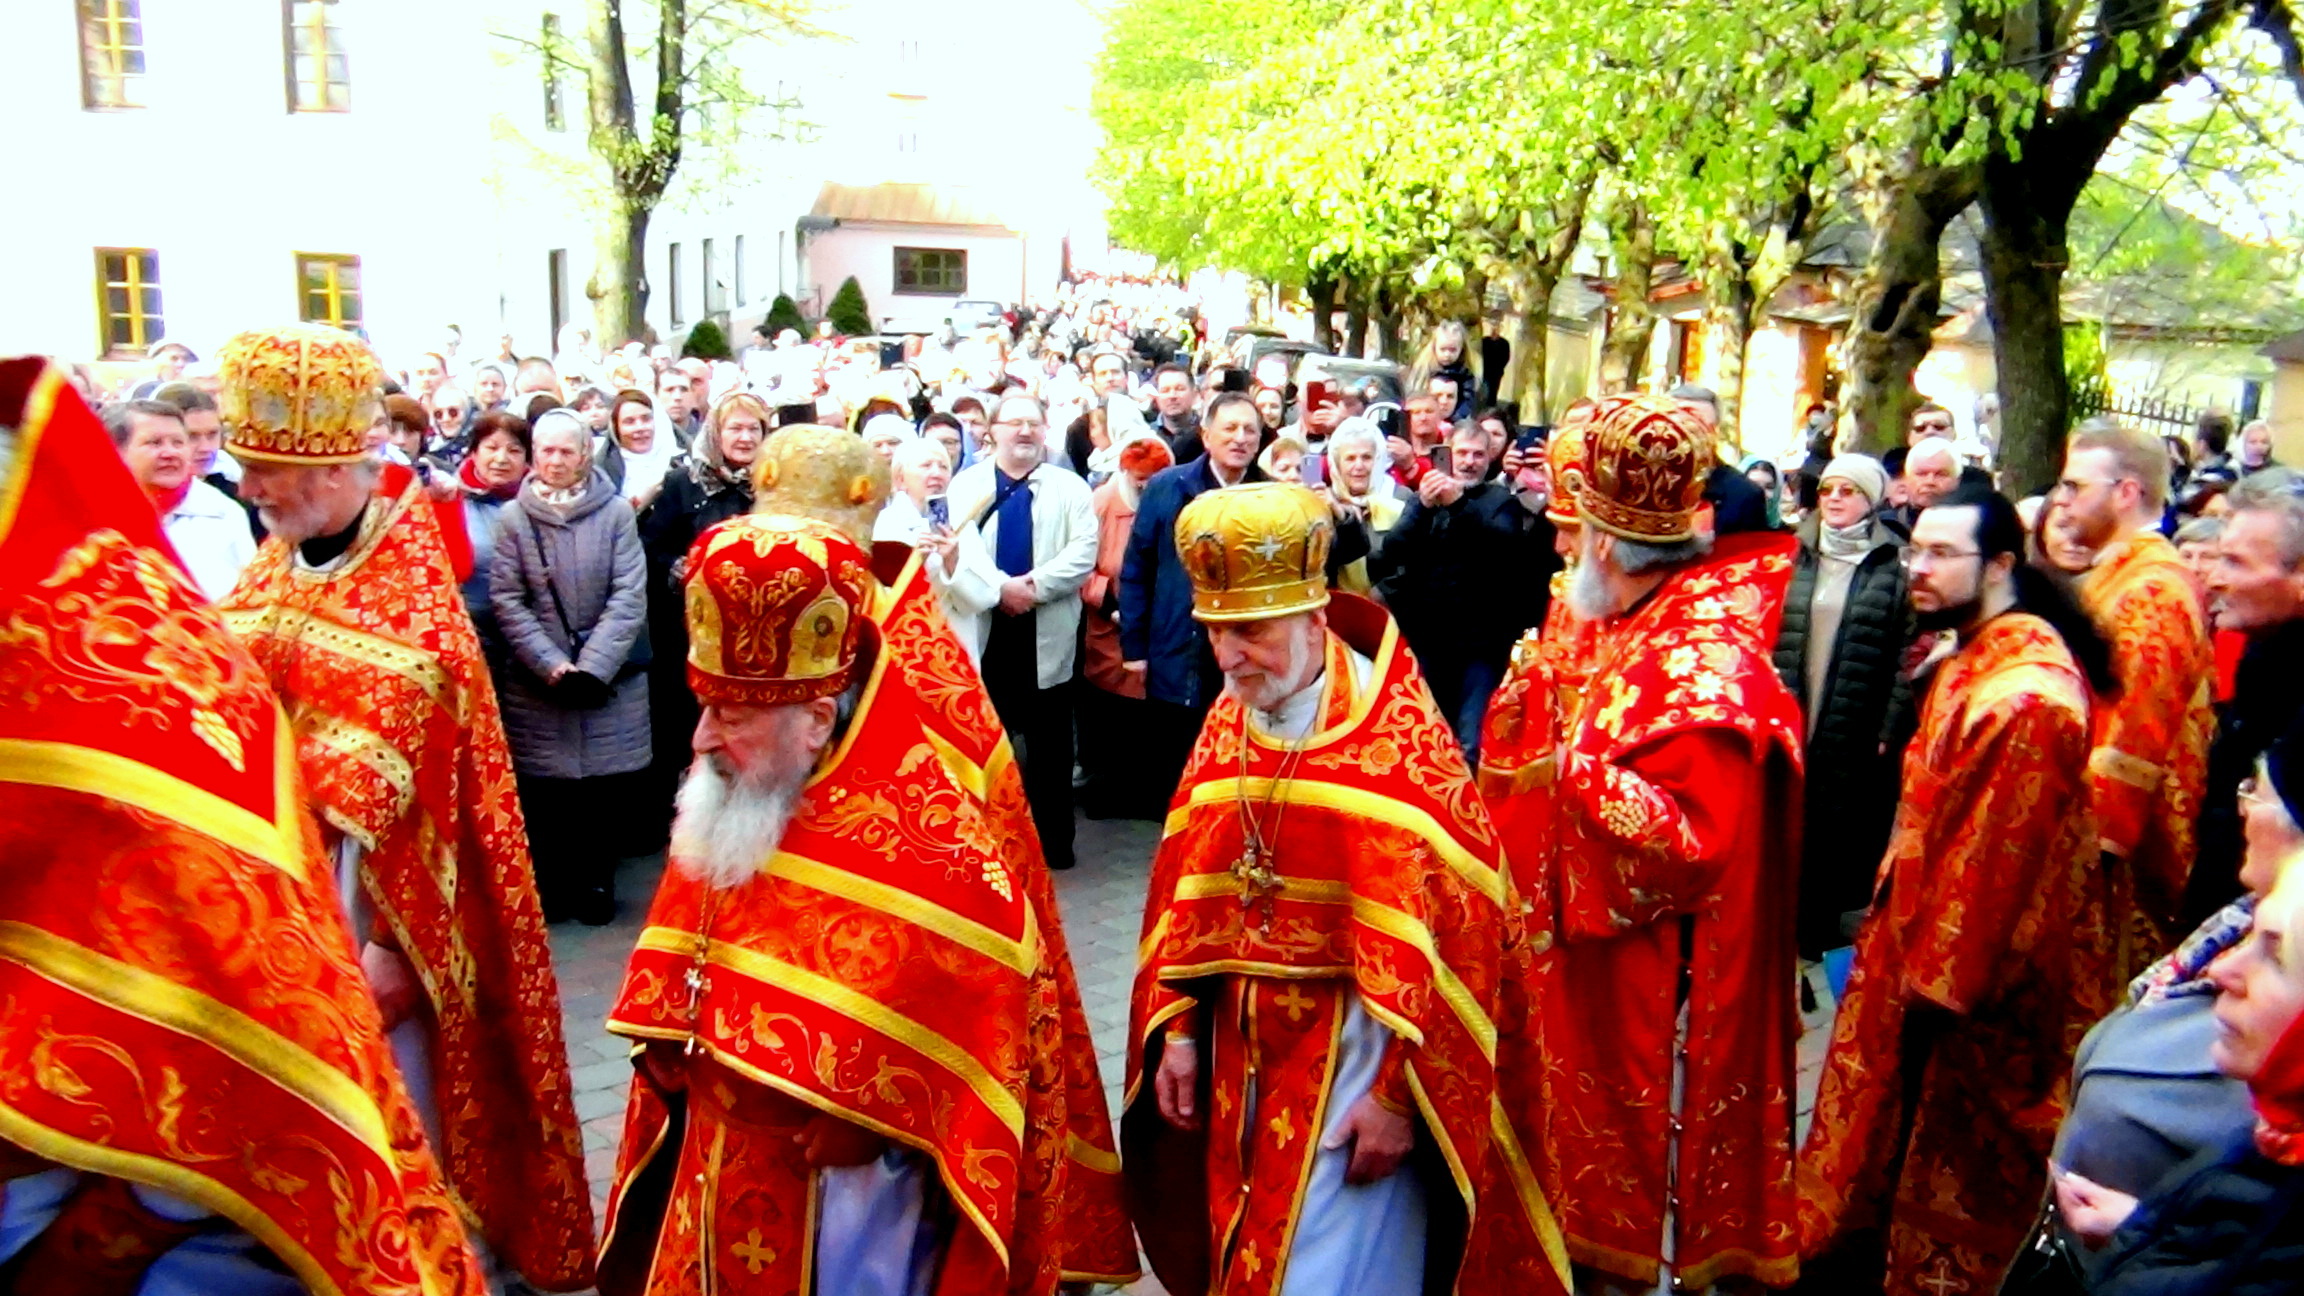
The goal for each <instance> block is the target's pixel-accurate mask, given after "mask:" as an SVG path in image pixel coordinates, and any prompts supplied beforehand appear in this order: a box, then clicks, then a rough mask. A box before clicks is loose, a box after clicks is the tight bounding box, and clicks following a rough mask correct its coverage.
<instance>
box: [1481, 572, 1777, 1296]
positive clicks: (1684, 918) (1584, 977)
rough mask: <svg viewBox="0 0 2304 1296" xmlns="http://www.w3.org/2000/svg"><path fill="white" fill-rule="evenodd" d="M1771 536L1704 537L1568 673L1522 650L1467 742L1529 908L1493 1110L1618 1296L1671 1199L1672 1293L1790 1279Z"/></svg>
mask: <svg viewBox="0 0 2304 1296" xmlns="http://www.w3.org/2000/svg"><path fill="white" fill-rule="evenodd" d="M1790 545H1791V541H1790V538H1789V537H1784V536H1776V535H1757V534H1755V535H1730V536H1724V537H1721V538H1720V540H1719V541H1718V542H1717V544H1716V545H1715V547H1714V549H1713V551H1712V553H1711V555H1710V556H1708V557H1706V558H1704V559H1700V560H1698V561H1697V562H1695V563H1692V564H1690V565H1688V566H1686V567H1682V568H1679V569H1676V570H1675V571H1673V572H1672V573H1671V574H1670V575H1669V576H1668V577H1667V578H1666V580H1665V582H1664V583H1663V584H1662V585H1661V586H1660V587H1658V588H1657V589H1656V590H1655V591H1654V592H1653V593H1651V594H1650V595H1649V596H1648V597H1647V598H1646V599H1645V600H1644V601H1642V602H1641V603H1640V604H1639V605H1637V606H1636V607H1635V608H1633V609H1632V610H1631V611H1630V612H1629V613H1627V614H1626V615H1624V616H1622V617H1619V618H1616V619H1614V620H1612V621H1610V622H1607V623H1605V624H1601V625H1596V626H1594V627H1593V628H1592V630H1591V631H1590V643H1591V648H1590V653H1591V655H1590V657H1589V658H1587V659H1585V660H1584V661H1582V662H1579V661H1578V660H1577V657H1576V654H1574V653H1563V652H1561V651H1558V650H1557V649H1556V648H1555V645H1554V644H1553V643H1551V642H1548V641H1545V642H1538V643H1534V644H1530V643H1525V642H1524V643H1523V645H1522V647H1521V651H1519V652H1517V653H1516V654H1515V658H1514V662H1513V666H1512V669H1511V671H1510V672H1509V673H1508V674H1507V675H1506V678H1505V682H1504V684H1503V686H1502V687H1501V688H1500V689H1499V690H1498V692H1497V695H1496V699H1495V701H1494V703H1493V704H1492V705H1491V707H1490V712H1489V721H1488V726H1487V729H1486V737H1485V739H1484V741H1483V745H1482V748H1481V785H1482V788H1483V790H1484V791H1485V792H1486V793H1487V795H1488V798H1489V804H1490V806H1491V808H1492V809H1493V811H1494V813H1495V816H1496V822H1497V825H1498V828H1499V831H1500V832H1501V834H1502V836H1503V839H1504V842H1505V849H1506V850H1507V852H1508V853H1509V855H1510V857H1511V860H1512V864H1513V868H1514V871H1515V874H1516V875H1517V876H1519V877H1520V878H1521V880H1522V886H1523V887H1524V888H1525V890H1526V893H1527V895H1528V897H1529V899H1530V901H1531V902H1532V904H1533V906H1534V907H1533V910H1532V912H1531V913H1530V914H1529V915H1528V917H1527V920H1526V926H1527V939H1526V943H1525V945H1524V946H1523V947H1522V948H1524V949H1525V951H1526V953H1527V958H1528V960H1529V964H1530V966H1529V969H1528V973H1527V975H1528V995H1529V999H1528V1005H1527V1017H1526V1023H1525V1028H1524V1030H1522V1031H1514V1032H1508V1033H1507V1037H1506V1040H1505V1050H1504V1053H1503V1054H1502V1057H1503V1059H1504V1065H1503V1067H1502V1074H1503V1077H1504V1089H1505V1096H1506V1099H1507V1106H1508V1108H1509V1109H1510V1110H1511V1112H1512V1114H1513V1117H1514V1119H1515V1120H1517V1121H1520V1122H1522V1123H1523V1124H1524V1125H1525V1126H1526V1127H1527V1128H1528V1129H1530V1130H1531V1131H1532V1132H1531V1133H1530V1135H1529V1136H1528V1142H1529V1143H1530V1145H1531V1147H1532V1148H1533V1149H1534V1150H1535V1151H1536V1152H1537V1154H1538V1155H1537V1162H1536V1164H1537V1167H1538V1177H1539V1179H1541V1180H1542V1182H1543V1183H1544V1185H1545V1188H1546V1189H1547V1191H1549V1192H1550V1193H1551V1195H1552V1199H1553V1200H1554V1201H1555V1202H1557V1203H1559V1206H1560V1210H1561V1214H1562V1216H1563V1225H1564V1227H1565V1229H1566V1231H1567V1235H1568V1247H1569V1251H1570V1254H1571V1255H1573V1256H1574V1258H1575V1259H1576V1261H1577V1262H1578V1263H1580V1264H1584V1265H1589V1266H1592V1267H1593V1268H1596V1269H1599V1270H1603V1271H1605V1272H1608V1273H1612V1274H1615V1275H1618V1276H1619V1277H1622V1278H1627V1279H1631V1280H1634V1281H1638V1282H1643V1283H1646V1282H1653V1281H1655V1279H1656V1276H1657V1272H1658V1269H1659V1266H1660V1265H1661V1263H1662V1262H1663V1260H1664V1258H1665V1252H1664V1230H1665V1220H1666V1216H1667V1209H1668V1206H1669V1208H1670V1214H1671V1219H1672V1227H1673V1250H1672V1255H1671V1260H1672V1268H1673V1273H1674V1276H1675V1277H1676V1278H1678V1279H1679V1280H1680V1281H1682V1282H1684V1283H1685V1284H1687V1285H1688V1286H1690V1287H1702V1286H1704V1285H1707V1284H1709V1283H1712V1282H1714V1281H1716V1280H1718V1279H1720V1278H1722V1277H1728V1276H1734V1275H1745V1276H1750V1277H1754V1278H1757V1279H1759V1280H1761V1281H1763V1282H1767V1283H1772V1284H1781V1283H1785V1282H1789V1281H1790V1280H1791V1279H1792V1277H1793V1276H1794V1274H1795V1272H1796V1258H1795V1255H1794V1241H1795V1239H1794V1235H1793V1223H1794V1198H1793V1181H1792V1153H1793V1149H1792V1115H1793V1112H1792V1081H1793V1073H1794V1065H1793V1052H1794V1047H1795V1044H1796V1041H1797V1040H1798V1037H1799V1023H1798V1018H1797V1014H1796V1012H1795V1009H1794V1005H1793V1001H1792V995H1793V979H1794V975H1795V970H1796V962H1795V960H1796V951H1795V949H1794V944H1793V930H1792V896H1793V880H1794V871H1795V870H1796V868H1797V865H1798V859H1799V849H1798V842H1797V841H1796V840H1795V838H1796V836H1797V826H1798V823H1799V795H1800V783H1799V779H1800V739H1799V735H1800V714H1799V706H1798V704H1797V703H1796V702H1795V701H1794V700H1793V698H1792V696H1791V695H1790V694H1789V693H1788V692H1786V691H1785V689H1784V686H1783V684H1782V682H1781V681H1779V680H1778V678H1777V677H1776V673H1775V670H1774V669H1773V667H1772V666H1771V665H1770V653H1771V651H1772V648H1773V645H1774V641H1775V633H1776V626H1777V622H1778V620H1779V619H1780V617H1781V615H1782V609H1783V602H1784V590H1785V587H1786V585H1787V584H1788V583H1789V581H1790V577H1791V554H1790ZM1683 1010H1684V1011H1685V1020H1686V1028H1685V1044H1684V1048H1685V1056H1686V1067H1685V1088H1684V1092H1683V1094H1682V1097H1681V1101H1680V1104H1679V1111H1678V1116H1677V1119H1675V1116H1674V1109H1673V1103H1672V1088H1673V1070H1674V1065H1673V1064H1674V1046H1675V1041H1676V1039H1677V1038H1679V1037H1680V1022H1681V1018H1682V1013H1683ZM1675 1156H1677V1165H1678V1170H1677V1186H1676V1187H1675V1186H1674V1184H1673V1183H1672V1181H1671V1178H1670V1174H1671V1167H1672V1164H1673V1160H1674V1157H1675Z"/></svg>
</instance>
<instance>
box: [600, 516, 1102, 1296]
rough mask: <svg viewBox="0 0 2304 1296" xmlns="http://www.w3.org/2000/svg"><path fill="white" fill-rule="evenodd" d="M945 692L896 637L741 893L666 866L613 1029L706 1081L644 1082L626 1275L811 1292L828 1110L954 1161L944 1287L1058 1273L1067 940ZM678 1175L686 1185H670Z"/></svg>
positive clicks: (624, 1212)
mask: <svg viewBox="0 0 2304 1296" xmlns="http://www.w3.org/2000/svg"><path fill="white" fill-rule="evenodd" d="M700 543H702V542H700ZM931 705H932V704H931V702H930V701H929V699H928V698H927V697H926V696H924V695H923V694H922V693H921V692H919V691H917V690H916V689H915V688H914V686H913V684H912V682H911V680H910V678H909V676H908V674H907V672H906V671H904V670H901V669H898V668H897V667H896V664H895V658H894V655H893V654H892V653H890V652H888V651H886V650H885V649H884V648H880V649H878V650H877V651H876V652H875V656H874V660H873V662H872V666H871V671H870V674H869V675H868V676H867V682H866V684H865V687H864V690H863V693H862V697H861V701H860V703H859V705H858V708H857V710H856V713H855V715H854V717H853V719H852V720H851V721H850V724H849V727H848V730H847V732H846V734H845V736H844V737H843V738H842V739H841V741H840V744H839V746H838V747H836V748H835V749H834V750H833V751H832V752H831V753H829V754H828V755H827V756H826V758H825V759H824V762H823V764H822V765H821V766H820V767H819V769H818V770H817V772H816V773H815V774H814V775H813V776H812V777H811V778H810V780H809V782H808V784H807V786H806V788H805V790H804V791H803V793H802V800H801V802H800V806H799V809H798V811H797V813H796V814H795V817H794V819H793V821H792V823H791V826H790V827H789V828H788V829H787V830H786V832H785V835H784V838H783V841H782V842H781V844H780V845H779V847H778V850H777V852H776V854H775V856H774V857H773V858H772V859H770V860H769V861H768V862H767V863H766V865H765V867H764V870H763V872H762V873H761V875H760V876H757V877H754V878H751V879H748V880H747V881H745V882H744V883H742V884H741V885H739V886H737V887H735V888H733V889H730V890H726V891H715V890H714V889H713V888H711V887H708V886H707V885H705V884H704V883H702V882H701V881H699V880H697V879H695V878H693V877H691V876H690V875H689V874H688V873H687V872H685V871H684V869H683V868H682V867H681V866H680V865H679V864H678V863H677V862H675V864H674V865H673V867H671V868H670V869H668V870H667V871H666V872H665V874H664V880H663V882H662V883H661V885H660V886H659V888H658V890H657V894H656V900H655V903H654V905H653V906H652V907H651V909H650V911H649V915H648V926H647V928H646V930H645V931H644V932H643V933H642V935H641V938H640V944H639V948H638V950H637V951H635V952H634V954H633V956H632V961H631V964H630V966H629V968H628V969H627V971H626V974H625V980H624V986H623V989H622V991H621V993H620V994H619V996H618V998H617V1001H616V1005H615V1007H614V1009H613V1010H612V1011H611V1013H610V1016H609V1029H610V1030H612V1031H615V1032H617V1033H618V1034H622V1035H626V1036H630V1037H632V1038H635V1039H641V1040H662V1041H673V1042H676V1043H679V1044H682V1045H684V1046H686V1047H687V1048H688V1050H689V1056H690V1059H691V1061H690V1066H689V1068H688V1071H689V1084H688V1089H687V1093H686V1096H685V1097H684V1098H680V1099H676V1100H673V1101H669V1102H668V1101H667V1099H666V1096H665V1095H663V1094H662V1093H660V1092H658V1091H657V1089H656V1088H655V1087H654V1086H653V1085H652V1084H651V1083H650V1082H649V1080H648V1078H647V1076H646V1075H645V1074H643V1075H641V1076H639V1077H636V1078H635V1080H634V1084H633V1093H632V1100H631V1104H630V1106H629V1107H628V1109H627V1114H626V1124H625V1135H624V1142H623V1146H622V1149H621V1151H620V1153H619V1161H618V1165H617V1172H616V1182H615V1186H614V1189H613V1192H612V1196H611V1198H610V1201H609V1218H608V1236H607V1239H606V1241H605V1243H604V1245H603V1257H602V1273H603V1286H604V1288H605V1287H607V1286H608V1285H609V1284H610V1282H611V1280H613V1281H614V1283H615V1289H616V1290H645V1291H646V1292H648V1293H651V1296H669V1294H672V1293H688V1292H703V1291H709V1292H715V1293H727V1294H728V1296H738V1294H739V1293H762V1294H775V1296H783V1294H784V1293H793V1292H801V1291H806V1290H808V1289H809V1283H810V1281H811V1276H810V1270H809V1248H810V1246H811V1244H812V1242H813V1239H814V1236H815V1228H816V1218H815V1212H816V1199H815V1195H814V1192H813V1190H812V1185H813V1183H814V1172H813V1171H812V1170H811V1169H810V1168H809V1167H808V1166H807V1165H806V1163H805V1161H804V1160H803V1159H802V1156H801V1152H800V1149H799V1148H798V1147H797V1146H796V1145H795V1144H794V1143H793V1142H792V1139H791V1137H790V1131H792V1130H794V1129H797V1127H798V1126H799V1125H800V1124H801V1123H803V1122H804V1120H805V1119H806V1117H807V1116H809V1115H811V1114H813V1113H815V1112H824V1113H829V1114H831V1115H833V1116H836V1117H838V1118H839V1119H841V1120H845V1121H848V1122H850V1123H853V1124H855V1125H858V1126H861V1127H863V1128H865V1129H869V1130H872V1131H875V1132H877V1133H879V1134H880V1135H882V1136H883V1137H886V1138H887V1139H889V1140H890V1141H892V1142H894V1143H896V1144H899V1145H902V1146H904V1147H907V1148H910V1149H913V1150H914V1151H916V1152H918V1153H919V1154H921V1155H922V1156H923V1157H925V1158H926V1159H927V1160H928V1161H929V1162H930V1163H931V1164H932V1165H933V1166H934V1170H935V1175H936V1178H937V1179H938V1180H939V1181H940V1182H941V1184H942V1189H943V1192H944V1194H945V1196H946V1197H947V1198H948V1199H949V1201H950V1202H951V1203H952V1205H953V1206H954V1207H955V1209H956V1213H957V1215H958V1222H957V1224H956V1225H955V1227H954V1228H953V1230H952V1233H951V1237H950V1239H949V1241H948V1243H947V1245H946V1249H945V1252H944V1255H943V1257H942V1261H941V1263H940V1265H939V1266H938V1270H937V1274H938V1277H937V1291H938V1292H940V1293H946V1294H948V1296H962V1294H964V1293H965V1294H971V1296H974V1294H986V1293H1003V1292H1006V1293H1033V1294H1035V1296H1046V1294H1047V1293H1051V1292H1053V1291H1054V1290H1055V1289H1056V1286H1057V1284H1058V1282H1059V1277H1060V1273H1061V1271H1062V1269H1063V1268H1064V1267H1065V1265H1064V1262H1065V1259H1066V1257H1067V1255H1068V1254H1069V1252H1068V1251H1067V1249H1066V1247H1065V1244H1064V1242H1063V1240H1062V1239H1061V1238H1059V1236H1058V1230H1059V1228H1060V1226H1061V1221H1062V1220H1063V1218H1064V1214H1063V1212H1064V1206H1065V1202H1066V1196H1065V1193H1066V1178H1067V1173H1068V1167H1069V1165H1070V1164H1072V1159H1071V1155H1070V1152H1069V1147H1068V1145H1069V1143H1070V1137H1071V1136H1070V1127H1069V1124H1068V1120H1067V1114H1066V1109H1065V1104H1066V1098H1067V1090H1068V1085H1067V1077H1066V1074H1065V1057H1066V1056H1067V1052H1068V1049H1067V1043H1066V1041H1065V1040H1064V1038H1063V1033H1064V1020H1063V1014H1062V1013H1061V1011H1060V1009H1059V1005H1058V985H1059V975H1058V970H1057V965H1056V953H1055V949H1054V948H1053V947H1052V946H1051V945H1050V943H1049V941H1048V939H1047V933H1046V932H1045V931H1044V930H1043V929H1042V927H1041V925H1040V922H1039V911H1038V909H1037V907H1036V906H1035V905H1034V903H1033V900H1032V895H1031V886H1030V882H1029V880H1028V879H1027V878H1020V877H1018V876H1017V875H1016V874H1014V873H1012V872H1011V871H1010V868H1009V863H1008V861H1009V859H1010V858H1011V855H1010V849H1009V845H1008V844H1007V843H1005V842H1003V841H1002V840H1000V838H999V836H998V828H997V825H996V821H995V820H994V819H993V817H992V816H991V815H990V814H988V813H987V812H986V810H985V809H984V804H983V801H982V799H981V796H980V794H979V793H978V792H977V791H974V790H971V789H970V788H968V787H965V786H963V785H962V782H961V780H960V779H959V778H958V777H956V776H955V775H954V774H953V772H952V767H951V764H950V762H949V761H948V759H946V757H945V753H944V752H943V751H941V750H940V748H941V746H942V744H943V742H944V740H943V739H941V738H939V737H937V736H936V732H935V729H934V728H933V727H932V726H931V724H930V722H929V717H928V714H927V713H928V710H929V709H930V707H931ZM667 1158H668V1159H667ZM666 1167H676V1173H675V1174H674V1175H673V1176H672V1177H671V1179H670V1181H669V1187H668V1190H666V1189H664V1188H662V1187H660V1186H659V1185H657V1184H656V1183H655V1182H654V1181H653V1180H651V1178H650V1176H651V1175H652V1174H662V1173H664V1171H665V1168H666Z"/></svg>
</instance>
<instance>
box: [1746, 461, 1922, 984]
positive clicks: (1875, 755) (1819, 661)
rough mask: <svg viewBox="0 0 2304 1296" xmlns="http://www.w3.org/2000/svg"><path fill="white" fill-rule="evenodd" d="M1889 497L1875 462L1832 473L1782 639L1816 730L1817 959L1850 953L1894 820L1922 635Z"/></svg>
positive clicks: (1812, 948)
mask: <svg viewBox="0 0 2304 1296" xmlns="http://www.w3.org/2000/svg"><path fill="white" fill-rule="evenodd" d="M1887 490H1888V474H1887V473H1886V471H1884V470H1883V469H1882V468H1881V467H1880V464H1879V463H1878V461H1876V460H1874V459H1871V458H1869V457H1867V456H1865V455H1854V454H1850V455H1841V456H1839V457H1837V458H1835V459H1833V460H1831V461H1830V462H1829V463H1828V464H1826V465H1825V467H1824V470H1823V473H1822V476H1821V479H1820V482H1819V485H1818V487H1817V493H1816V512H1815V513H1814V514H1812V515H1810V516H1809V517H1808V518H1807V519H1806V520H1805V521H1803V522H1802V523H1801V524H1800V527H1799V531H1798V533H1797V534H1798V535H1799V538H1800V552H1799V554H1798V555H1797V556H1796V557H1795V558H1794V559H1793V567H1792V586H1791V589H1790V591H1789V592H1788V593H1787V594H1786V595H1785V599H1784V622H1783V626H1782V628H1781V629H1780V630H1779V631H1778V632H1777V635H1776V673H1777V675H1778V676H1779V677H1781V678H1782V679H1783V681H1784V687H1786V688H1788V689H1790V690H1792V696H1794V697H1796V698H1798V699H1800V709H1801V713H1802V715H1803V716H1804V717H1805V719H1806V723H1807V747H1806V755H1807V769H1808V778H1807V784H1806V789H1805V796H1804V801H1805V809H1804V813H1803V817H1802V819H1803V827H1802V832H1801V840H1800V910H1799V938H1800V953H1801V955H1802V956H1803V957H1806V958H1811V959H1814V958H1821V957H1823V954H1824V951H1826V950H1828V949H1833V948H1836V947H1838V946H1841V945H1845V944H1847V943H1848V938H1849V933H1848V932H1847V931H1846V930H1844V929H1843V925H1842V922H1843V916H1844V915H1846V914H1847V913H1849V912H1850V911H1852V910H1858V909H1862V908H1863V907H1864V906H1865V903H1866V902H1867V901H1868V900H1869V899H1870V897H1871V893H1872V882H1873V878H1874V876H1875V875H1876V874H1877V873H1878V872H1879V868H1880V857H1881V855H1882V853H1883V852H1885V851H1886V849H1887V846H1888V830H1889V827H1890V825H1891V824H1892V822H1893V821H1894V819H1895V817H1896V797H1897V762H1898V760H1899V758H1900V756H1901V754H1902V753H1901V751H1900V750H1899V744H1898V742H1897V738H1898V736H1899V735H1901V734H1902V733H1903V732H1904V731H1905V730H1907V729H1908V728H1909V727H1910V726H1909V722H1908V720H1907V718H1906V717H1907V716H1908V713H1909V712H1910V711H1911V709H1912V706H1913V702H1912V690H1911V685H1910V684H1909V683H1908V682H1907V681H1906V680H1905V678H1904V676H1903V672H1902V671H1901V670H1899V669H1898V667H1899V664H1900V662H1901V660H1902V657H1903V654H1904V648H1905V646H1906V645H1907V644H1909V643H1911V642H1912V635H1913V625H1912V610H1911V608H1910V606H1909V605H1908V604H1907V602H1906V600H1905V597H1904V593H1905V586H1904V566H1903V561H1902V558H1903V544H1902V541H1901V540H1900V539H1899V537H1898V536H1897V535H1896V533H1895V532H1893V531H1891V530H1889V529H1888V528H1887V527H1886V526H1885V525H1884V524H1882V523H1881V522H1880V520H1879V519H1878V518H1877V517H1876V516H1875V513H1876V511H1877V510H1878V508H1879V506H1880V501H1881V499H1882V497H1884V496H1885V495H1886V494H1887Z"/></svg>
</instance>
